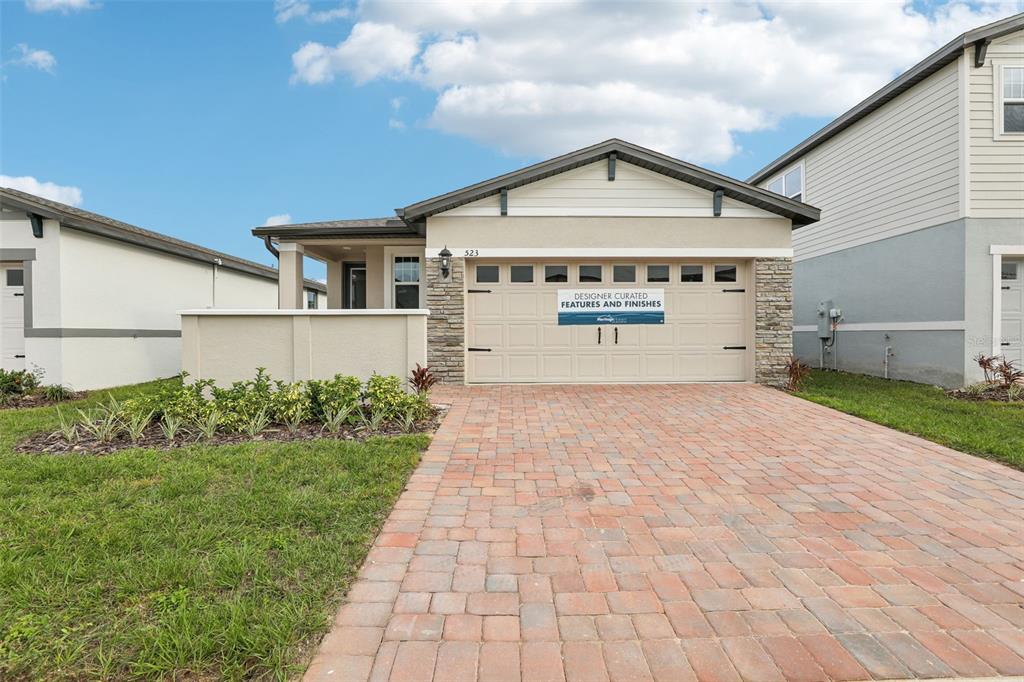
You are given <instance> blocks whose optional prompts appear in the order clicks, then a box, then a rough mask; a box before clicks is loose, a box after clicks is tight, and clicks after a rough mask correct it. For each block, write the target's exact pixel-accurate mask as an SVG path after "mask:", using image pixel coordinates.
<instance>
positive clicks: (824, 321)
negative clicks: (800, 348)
mask: <svg viewBox="0 0 1024 682" xmlns="http://www.w3.org/2000/svg"><path fill="white" fill-rule="evenodd" d="M833 309H834V306H833V304H832V301H831V300H829V301H822V302H821V303H819V304H818V338H819V339H831V338H832V310H833Z"/></svg>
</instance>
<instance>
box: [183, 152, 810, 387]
mask: <svg viewBox="0 0 1024 682" xmlns="http://www.w3.org/2000/svg"><path fill="white" fill-rule="evenodd" d="M396 214H397V215H396V216H395V217H390V218H377V219H366V220H336V221H330V222H322V223H308V224H300V225H281V226H275V227H259V228H256V229H254V230H253V233H254V234H255V235H256V236H258V237H260V238H262V239H263V240H264V241H265V242H266V245H267V247H268V248H269V249H271V250H272V251H273V252H274V253H275V254H277V255H278V257H279V259H280V262H279V268H278V272H279V273H280V277H281V282H280V301H279V305H278V309H277V310H271V311H259V312H257V311H251V310H250V311H245V310H238V311H224V310H192V311H184V312H183V325H182V330H183V339H182V343H183V362H184V366H185V369H186V370H188V371H189V372H190V373H192V374H193V375H194V376H196V377H211V378H213V379H215V380H217V381H218V382H222V383H224V382H228V381H231V380H234V379H238V378H241V377H245V376H250V375H251V374H252V372H253V371H254V369H255V367H257V366H264V367H267V368H268V369H270V371H271V373H272V374H274V375H275V376H280V377H282V378H291V379H305V378H316V377H322V376H330V375H333V374H334V373H336V372H346V373H353V374H358V375H363V376H365V375H368V374H369V373H371V372H373V371H378V372H386V373H396V374H399V375H400V376H407V375H408V372H409V369H410V368H411V367H412V366H413V365H414V364H415V363H417V362H418V363H421V364H429V366H430V367H432V368H433V371H434V372H435V373H436V374H437V375H438V377H439V378H440V379H442V380H443V381H446V382H453V383H463V382H465V383H505V382H548V383H583V382H676V381H679V382H682V381H748V382H755V381H756V382H761V383H768V384H777V383H780V382H781V381H783V379H784V376H785V363H786V361H787V359H788V358H789V357H790V354H791V348H792V346H791V343H792V309H791V288H790V287H791V259H792V239H791V233H792V230H793V229H794V228H796V227H801V226H804V225H808V224H811V223H813V222H815V221H816V220H818V218H819V212H818V210H817V209H816V208H814V207H812V206H809V205H807V204H805V203H802V202H800V201H798V200H796V199H792V198H788V197H785V196H780V195H778V194H776V193H773V192H770V191H768V190H766V189H763V188H758V187H755V186H753V185H750V184H747V183H744V182H741V181H739V180H735V179H733V178H729V177H726V176H723V175H721V174H718V173H715V172H712V171H709V170H706V169H703V168H699V167H697V166H694V165H692V164H689V163H686V162H683V161H680V160H678V159H674V158H671V157H669V156H666V155H664V154H659V153H657V152H654V151H651V150H649V149H645V148H643V147H639V146H637V145H634V144H631V143H628V142H624V141H621V140H617V139H612V140H608V141H606V142H602V143H600V144H596V145H593V146H591V147H587V148H585V149H580V150H578V151H575V152H571V153H569V154H565V155H563V156H559V157H557V158H553V159H550V160H548V161H544V162H541V163H538V164H535V165H532V166H529V167H527V168H523V169H522V170H518V171H515V172H512V173H508V174H506V175H502V176H500V177H497V178H492V179H490V180H485V181H483V182H480V183H477V184H474V185H471V186H469V187H464V188H462V189H458V190H455V191H453V192H449V193H447V194H443V195H441V196H437V197H434V198H431V199H427V200H424V201H420V202H417V203H415V204H412V205H410V206H406V207H405V208H402V209H398V210H396ZM303 257H310V258H314V259H317V260H320V261H323V262H324V263H326V266H327V309H326V310H317V311H304V310H301V308H302V286H301V284H300V283H301V282H302V279H303V271H302V261H303Z"/></svg>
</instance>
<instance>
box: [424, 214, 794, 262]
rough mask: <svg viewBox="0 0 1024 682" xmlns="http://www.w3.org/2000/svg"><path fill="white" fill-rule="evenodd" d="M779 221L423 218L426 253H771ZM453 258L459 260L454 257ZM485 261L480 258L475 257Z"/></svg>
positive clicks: (782, 228) (784, 226) (784, 229)
mask: <svg viewBox="0 0 1024 682" xmlns="http://www.w3.org/2000/svg"><path fill="white" fill-rule="evenodd" d="M791 232H792V230H791V227H790V222H789V220H788V219H785V218H778V217H773V218H725V217H722V218H652V217H633V218H619V217H607V216H591V217H563V216H546V217H522V216H520V217H516V216H505V217H501V216H498V217H493V216H492V217H485V216H481V217H460V216H451V215H447V214H445V215H437V216H432V217H430V218H428V219H427V251H428V253H432V252H435V251H436V250H437V249H440V248H442V247H444V246H448V247H449V248H450V249H487V248H491V249H494V248H506V249H507V248H524V249H538V250H539V249H553V248H633V249H635V248H647V249H665V248H674V249H678V248H723V249H724V248H744V249H753V248H773V249H788V248H790V246H791V242H790V239H791ZM456 255H463V254H461V253H456ZM480 255H482V256H486V254H480Z"/></svg>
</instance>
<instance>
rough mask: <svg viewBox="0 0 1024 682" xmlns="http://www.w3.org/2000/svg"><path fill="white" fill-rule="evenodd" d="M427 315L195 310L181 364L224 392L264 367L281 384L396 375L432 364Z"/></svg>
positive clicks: (185, 319) (186, 325)
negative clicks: (429, 361)
mask: <svg viewBox="0 0 1024 682" xmlns="http://www.w3.org/2000/svg"><path fill="white" fill-rule="evenodd" d="M426 320H427V313H426V311H425V310H402V311H387V312H383V311H355V310H352V311H349V310H346V311H339V310H325V311H303V310H297V311H274V312H267V313H261V314H248V313H246V312H245V311H231V312H217V311H189V312H186V313H184V314H183V315H182V338H181V348H182V365H183V369H184V370H185V371H187V372H188V373H189V374H190V375H191V376H192V377H193V378H197V379H207V378H209V379H213V380H214V381H216V383H217V384H218V385H221V386H226V385H229V384H231V383H232V382H234V381H239V380H241V379H248V378H251V377H252V376H254V375H255V373H256V368H257V367H265V368H267V371H268V372H269V373H270V374H271V375H272V376H273V377H274V378H276V379H282V380H284V381H298V380H304V379H328V378H330V377H332V376H334V375H335V374H350V375H354V376H358V377H359V378H360V379H363V380H365V379H368V378H369V377H370V375H371V374H373V373H374V372H376V373H377V374H394V375H396V376H399V377H401V378H402V379H406V378H408V376H409V373H410V371H411V370H412V368H413V367H414V366H415V365H416V363H419V364H421V365H426V364H427V336H426Z"/></svg>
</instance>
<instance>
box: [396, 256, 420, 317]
mask: <svg viewBox="0 0 1024 682" xmlns="http://www.w3.org/2000/svg"><path fill="white" fill-rule="evenodd" d="M392 263H393V272H394V287H395V289H394V299H393V300H394V302H395V307H396V308H419V307H420V279H421V275H422V268H421V267H420V258H419V256H395V257H394V260H393V261H392Z"/></svg>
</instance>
